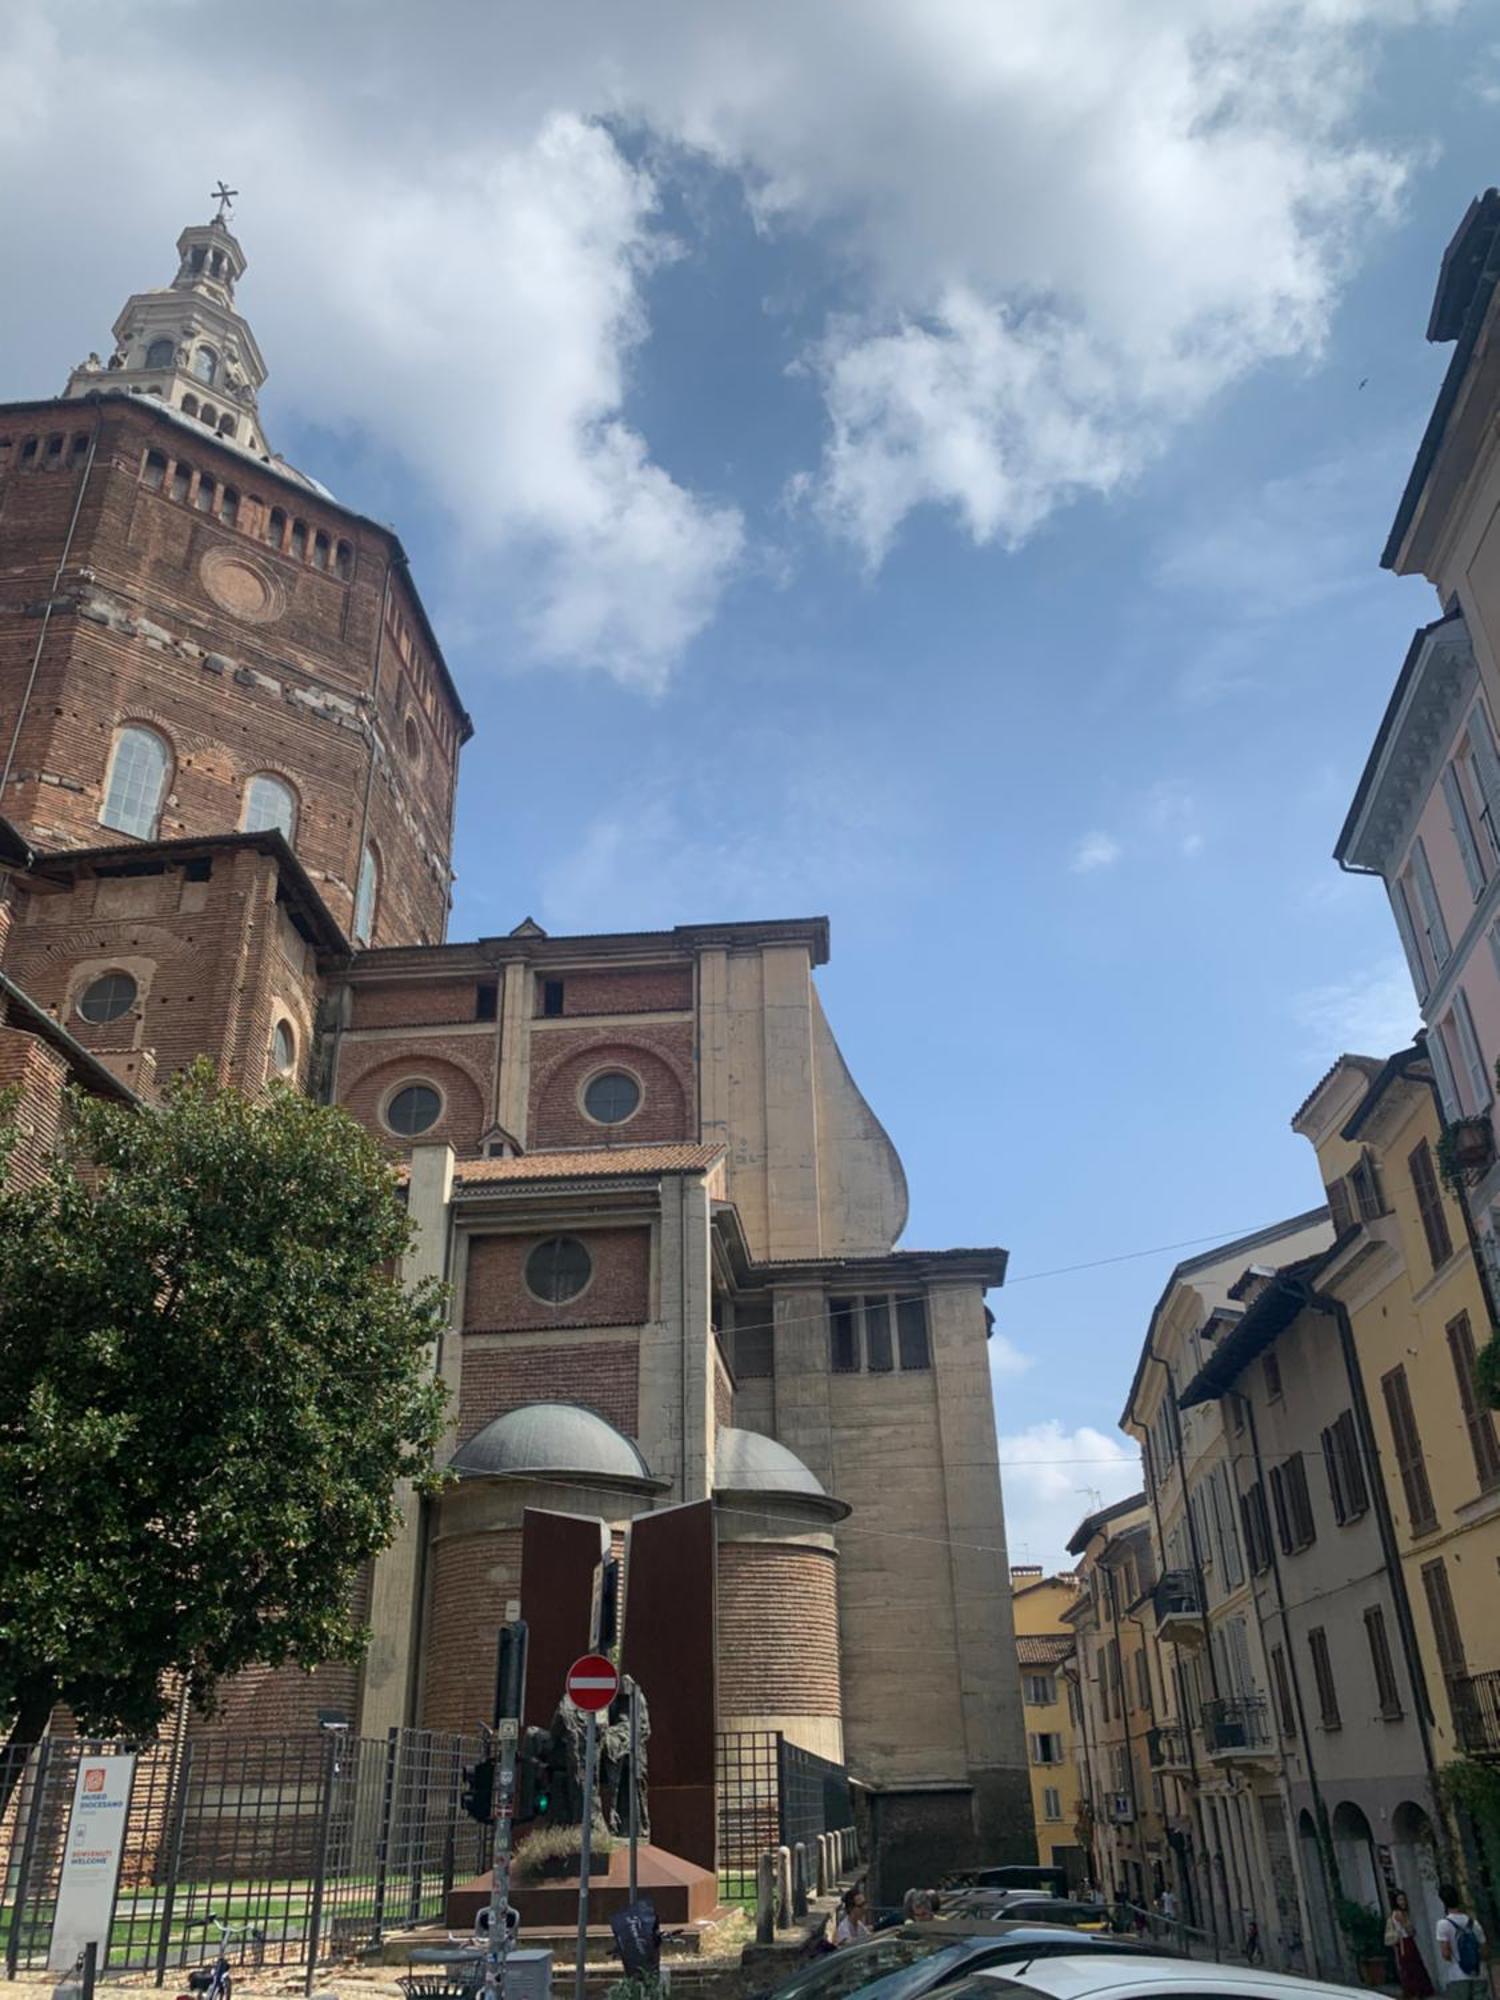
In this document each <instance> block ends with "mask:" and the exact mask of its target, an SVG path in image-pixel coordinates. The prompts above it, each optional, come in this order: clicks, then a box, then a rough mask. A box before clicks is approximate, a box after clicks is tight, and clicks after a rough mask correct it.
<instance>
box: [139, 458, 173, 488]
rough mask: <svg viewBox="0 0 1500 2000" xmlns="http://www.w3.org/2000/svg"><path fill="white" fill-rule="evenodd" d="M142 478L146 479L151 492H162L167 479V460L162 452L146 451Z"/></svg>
mask: <svg viewBox="0 0 1500 2000" xmlns="http://www.w3.org/2000/svg"><path fill="white" fill-rule="evenodd" d="M141 478H142V479H143V480H144V481H145V483H146V485H147V486H148V487H149V489H150V490H151V492H153V493H160V491H161V489H162V487H163V486H164V485H165V484H166V480H167V461H166V457H165V455H164V454H163V453H162V452H159V451H148V452H147V453H146V464H145V467H144V469H143V471H142V473H141Z"/></svg>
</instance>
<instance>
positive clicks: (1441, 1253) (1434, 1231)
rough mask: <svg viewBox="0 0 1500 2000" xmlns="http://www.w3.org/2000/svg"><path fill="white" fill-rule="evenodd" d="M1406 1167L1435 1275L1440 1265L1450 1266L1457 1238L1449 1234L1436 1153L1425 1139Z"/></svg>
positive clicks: (1412, 1152) (1407, 1161)
mask: <svg viewBox="0 0 1500 2000" xmlns="http://www.w3.org/2000/svg"><path fill="white" fill-rule="evenodd" d="M1406 1164H1407V1168H1408V1170H1409V1171H1410V1174H1411V1185H1412V1192H1413V1193H1414V1194H1415V1195H1416V1197H1417V1213H1418V1215H1419V1216H1420V1217H1421V1220H1422V1234H1423V1235H1424V1236H1425V1237H1426V1238H1427V1254H1428V1256H1429V1257H1430V1258H1431V1259H1432V1268H1433V1270H1434V1271H1435V1270H1436V1269H1437V1267H1438V1266H1439V1264H1446V1263H1447V1261H1448V1259H1449V1258H1450V1257H1451V1256H1452V1255H1453V1238H1452V1236H1451V1235H1450V1234H1449V1232H1448V1217H1447V1215H1446V1214H1445V1213H1444V1210H1443V1196H1442V1190H1441V1189H1440V1188H1439V1186H1438V1178H1437V1171H1436V1169H1435V1168H1434V1166H1433V1164H1432V1149H1431V1147H1430V1146H1429V1145H1428V1144H1427V1141H1426V1140H1425V1139H1424V1140H1422V1142H1421V1144H1420V1145H1418V1146H1416V1147H1414V1148H1413V1150H1412V1151H1411V1152H1410V1153H1408V1154H1407V1156H1406Z"/></svg>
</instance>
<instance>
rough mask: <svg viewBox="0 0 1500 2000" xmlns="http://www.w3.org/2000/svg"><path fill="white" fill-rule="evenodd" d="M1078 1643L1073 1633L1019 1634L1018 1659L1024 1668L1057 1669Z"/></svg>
mask: <svg viewBox="0 0 1500 2000" xmlns="http://www.w3.org/2000/svg"><path fill="white" fill-rule="evenodd" d="M1075 1644H1076V1641H1075V1640H1074V1638H1073V1635H1072V1633H1071V1632H1042V1633H1036V1634H1032V1633H1019V1634H1018V1635H1017V1637H1016V1658H1017V1659H1018V1660H1019V1661H1020V1662H1021V1665H1022V1666H1023V1667H1055V1666H1056V1665H1057V1663H1058V1661H1059V1660H1065V1659H1066V1658H1067V1657H1068V1655H1069V1653H1071V1652H1072V1650H1073V1647H1074V1645H1075Z"/></svg>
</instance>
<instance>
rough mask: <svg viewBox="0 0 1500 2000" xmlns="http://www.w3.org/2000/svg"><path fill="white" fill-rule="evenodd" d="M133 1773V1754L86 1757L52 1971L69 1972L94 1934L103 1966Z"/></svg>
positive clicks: (76, 1790)
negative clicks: (127, 1755)
mask: <svg viewBox="0 0 1500 2000" xmlns="http://www.w3.org/2000/svg"><path fill="white" fill-rule="evenodd" d="M134 1777H135V1758H134V1757H84V1758H82V1759H81V1760H80V1762H79V1765H78V1782H77V1784H76V1785H75V1786H74V1787H73V1813H72V1817H71V1818H70V1819H69V1821H68V1844H67V1847H66V1848H65V1849H64V1851H63V1864H62V1879H61V1881H60V1882H59V1883H58V1887H57V1918H56V1921H55V1922H54V1923H53V1926H52V1949H51V1950H50V1951H49V1952H48V1954H47V1970H48V1971H49V1972H70V1971H71V1970H72V1969H73V1966H74V1965H75V1964H76V1963H77V1960H78V1954H79V1953H80V1952H81V1951H82V1950H83V1948H84V1946H85V1945H86V1944H87V1943H88V1941H89V1939H90V1938H93V1939H95V1940H96V1941H97V1943H98V1946H99V1965H100V1969H101V1970H102V1969H103V1966H104V1959H105V1954H106V1944H107V1940H108V1938H109V1924H110V1918H111V1917H112V1916H113V1915H114V1910H115V1889H116V1887H117V1885H118V1883H119V1880H120V1861H121V1858H122V1856H123V1854H124V1850H125V1820H126V1816H127V1814H128V1813H129V1810H130V1787H131V1783H132V1780H133V1779H134Z"/></svg>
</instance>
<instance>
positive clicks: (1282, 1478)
mask: <svg viewBox="0 0 1500 2000" xmlns="http://www.w3.org/2000/svg"><path fill="white" fill-rule="evenodd" d="M1271 1508H1272V1511H1273V1512H1274V1514H1275V1516H1276V1539H1277V1541H1279V1542H1280V1544H1281V1547H1282V1551H1283V1553H1284V1554H1286V1555H1290V1554H1291V1552H1292V1517H1291V1515H1290V1514H1289V1513H1288V1512H1287V1504H1286V1474H1285V1473H1284V1472H1283V1471H1282V1469H1281V1467H1280V1466H1279V1465H1273V1466H1272V1467H1271Z"/></svg>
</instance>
